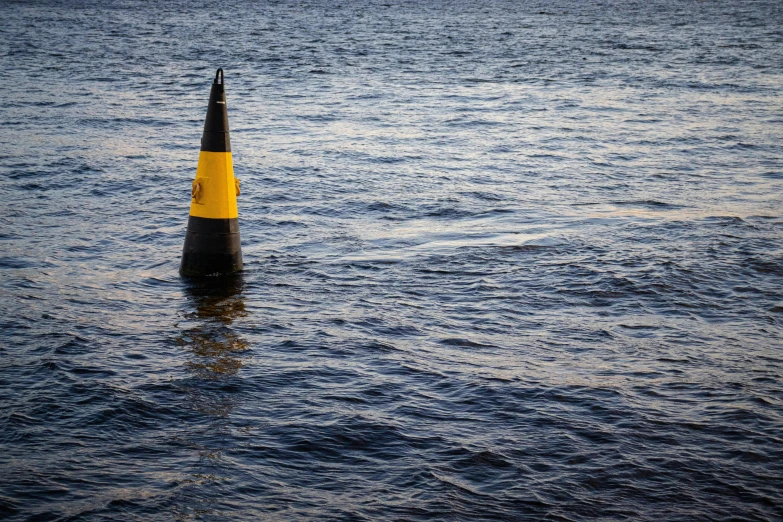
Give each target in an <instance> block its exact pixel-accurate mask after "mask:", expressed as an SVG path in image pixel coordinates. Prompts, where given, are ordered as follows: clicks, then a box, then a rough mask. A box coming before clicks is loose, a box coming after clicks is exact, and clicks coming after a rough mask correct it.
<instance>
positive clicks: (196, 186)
mask: <svg viewBox="0 0 783 522" xmlns="http://www.w3.org/2000/svg"><path fill="white" fill-rule="evenodd" d="M190 197H191V198H192V199H193V201H195V202H196V203H198V200H199V199H201V181H199V180H197V179H196V180H193V186H192V187H191V189H190Z"/></svg>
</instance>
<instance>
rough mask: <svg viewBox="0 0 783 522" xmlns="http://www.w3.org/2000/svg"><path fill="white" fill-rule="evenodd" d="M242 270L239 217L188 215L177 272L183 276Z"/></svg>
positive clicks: (230, 272)
mask: <svg viewBox="0 0 783 522" xmlns="http://www.w3.org/2000/svg"><path fill="white" fill-rule="evenodd" d="M240 270H242V250H241V245H240V241H239V220H238V219H237V218H233V219H208V218H202V217H196V216H189V217H188V232H187V234H186V235H185V247H184V248H183V249H182V263H181V264H180V266H179V273H180V274H181V275H183V276H186V277H200V276H211V275H222V274H232V273H234V272H239V271H240Z"/></svg>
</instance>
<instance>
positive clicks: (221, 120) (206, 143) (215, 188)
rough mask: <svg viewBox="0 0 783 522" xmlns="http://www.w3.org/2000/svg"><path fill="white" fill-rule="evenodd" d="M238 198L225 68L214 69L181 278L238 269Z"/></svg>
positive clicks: (225, 272) (223, 272)
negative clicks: (224, 77) (224, 76)
mask: <svg viewBox="0 0 783 522" xmlns="http://www.w3.org/2000/svg"><path fill="white" fill-rule="evenodd" d="M218 80H220V83H218ZM238 195H239V180H238V179H236V178H235V177H234V165H233V163H232V158H231V141H230V139H229V132H228V110H227V109H226V94H225V90H224V82H223V69H218V70H217V72H216V73H215V81H214V82H213V83H212V89H211V90H210V93H209V105H208V106H207V117H206V119H205V120H204V134H203V135H202V137H201V152H200V153H199V158H198V168H197V170H196V179H195V180H194V181H193V184H192V188H191V203H190V217H189V218H188V231H187V234H186V235H185V246H184V247H183V250H182V263H181V264H180V268H179V272H180V274H182V275H183V276H188V277H198V276H210V275H224V274H231V273H234V272H238V271H240V270H242V250H241V248H240V240H239V220H238V213H237V199H236V197H237V196H238Z"/></svg>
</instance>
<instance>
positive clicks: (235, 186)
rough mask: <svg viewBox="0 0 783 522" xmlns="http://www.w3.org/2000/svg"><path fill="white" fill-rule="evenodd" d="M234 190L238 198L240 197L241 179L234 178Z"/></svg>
mask: <svg viewBox="0 0 783 522" xmlns="http://www.w3.org/2000/svg"><path fill="white" fill-rule="evenodd" d="M234 190H235V191H236V193H237V196H238V195H239V194H240V192H241V191H240V190H239V178H234Z"/></svg>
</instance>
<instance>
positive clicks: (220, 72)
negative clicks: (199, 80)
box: [214, 69, 223, 84]
mask: <svg viewBox="0 0 783 522" xmlns="http://www.w3.org/2000/svg"><path fill="white" fill-rule="evenodd" d="M218 76H220V83H221V84H223V69H218V70H217V71H215V82H214V83H217V82H218Z"/></svg>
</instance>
